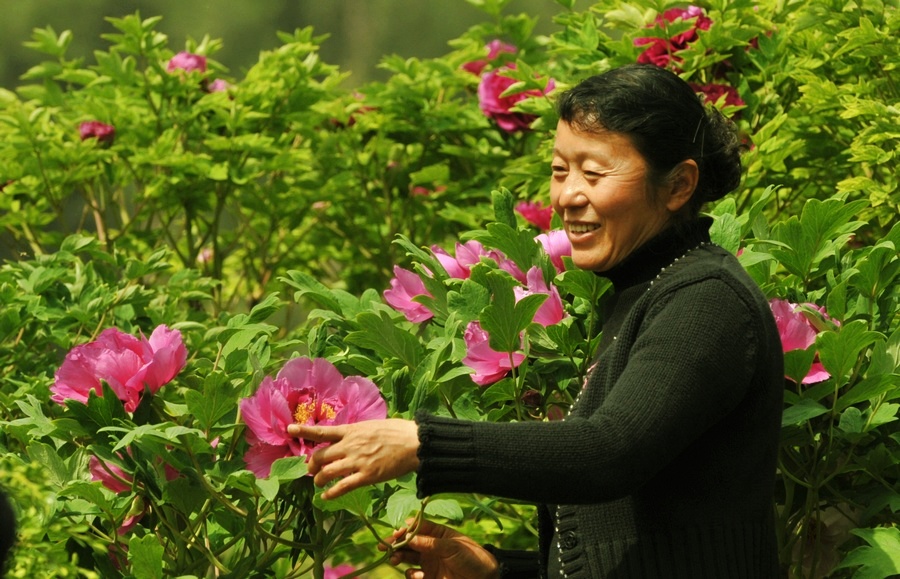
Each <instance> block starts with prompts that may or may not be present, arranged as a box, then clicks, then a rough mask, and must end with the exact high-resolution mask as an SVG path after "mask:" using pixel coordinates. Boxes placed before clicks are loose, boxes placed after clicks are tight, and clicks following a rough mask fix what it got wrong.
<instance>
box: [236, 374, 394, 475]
mask: <svg viewBox="0 0 900 579" xmlns="http://www.w3.org/2000/svg"><path fill="white" fill-rule="evenodd" d="M240 409H241V416H242V417H243V420H244V422H245V423H246V424H247V427H248V428H249V431H248V433H247V440H248V441H249V442H250V449H249V450H248V451H247V453H246V454H245V455H244V461H245V462H246V464H247V468H248V469H249V470H251V471H253V473H254V474H255V475H256V476H257V477H260V478H265V477H267V476H269V473H270V472H271V470H272V463H273V462H275V461H276V460H278V459H279V458H285V457H289V456H307V457H308V456H309V455H310V454H312V452H313V451H315V450H316V449H317V448H319V447H321V446H323V445H327V444H328V443H314V442H311V441H307V440H302V439H298V438H294V437H292V436H288V434H287V427H288V425H290V424H323V425H333V424H352V423H354V422H360V421H363V420H376V419H381V418H386V417H387V404H386V403H385V401H384V398H382V397H381V392H380V391H379V390H378V386H376V385H375V383H374V382H372V381H371V380H369V379H368V378H363V377H362V376H349V377H346V378H345V377H344V376H342V375H341V373H340V372H339V371H338V369H337V368H335V366H334V364H332V363H331V362H329V361H328V360H325V359H324V358H315V359H310V358H294V359H293V360H290V361H289V362H288V363H286V364H285V365H284V366H283V367H282V368H281V370H280V371H279V372H278V375H277V376H276V377H275V378H274V379H273V378H271V377H270V376H266V377H265V378H264V379H263V381H262V384H260V386H259V388H258V389H257V391H256V392H255V393H254V394H253V396H251V397H249V398H244V399H243V400H241V402H240Z"/></svg>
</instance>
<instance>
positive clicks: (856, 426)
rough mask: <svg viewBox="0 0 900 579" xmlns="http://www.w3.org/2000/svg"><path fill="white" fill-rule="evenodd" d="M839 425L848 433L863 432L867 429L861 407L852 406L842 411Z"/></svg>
mask: <svg viewBox="0 0 900 579" xmlns="http://www.w3.org/2000/svg"><path fill="white" fill-rule="evenodd" d="M838 427H839V428H840V429H841V430H843V431H844V432H846V433H847V434H862V433H863V432H865V430H866V419H865V417H864V416H863V414H862V411H860V409H859V408H857V407H855V406H851V407H850V408H847V409H846V410H844V411H843V412H842V413H841V419H840V422H839V423H838Z"/></svg>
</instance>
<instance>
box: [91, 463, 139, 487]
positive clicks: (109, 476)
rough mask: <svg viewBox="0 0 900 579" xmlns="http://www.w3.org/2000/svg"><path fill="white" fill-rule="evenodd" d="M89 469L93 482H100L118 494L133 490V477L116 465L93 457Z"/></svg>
mask: <svg viewBox="0 0 900 579" xmlns="http://www.w3.org/2000/svg"><path fill="white" fill-rule="evenodd" d="M88 469H89V470H90V471H91V480H93V481H100V482H101V483H103V486H105V487H106V488H108V489H109V490H111V491H112V492H114V493H116V494H119V493H124V492H127V491H130V490H131V483H132V480H133V479H132V476H131V475H130V474H128V473H126V472H125V471H123V470H122V469H121V468H119V467H118V466H117V465H115V464H112V463H109V462H104V461H102V460H100V459H99V458H97V457H96V456H91V459H90V462H89V464H88Z"/></svg>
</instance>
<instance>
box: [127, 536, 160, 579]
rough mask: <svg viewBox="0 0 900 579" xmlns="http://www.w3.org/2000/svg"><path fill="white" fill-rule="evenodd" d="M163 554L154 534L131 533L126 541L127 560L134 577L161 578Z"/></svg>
mask: <svg viewBox="0 0 900 579" xmlns="http://www.w3.org/2000/svg"><path fill="white" fill-rule="evenodd" d="M164 554H165V552H164V549H163V546H162V545H161V544H160V542H159V539H158V538H157V536H156V535H155V534H149V535H145V536H143V537H138V536H137V535H132V537H131V540H130V541H128V560H129V561H131V572H132V574H133V575H134V577H135V579H162V577H163V576H164V575H163V559H164V557H163V556H164Z"/></svg>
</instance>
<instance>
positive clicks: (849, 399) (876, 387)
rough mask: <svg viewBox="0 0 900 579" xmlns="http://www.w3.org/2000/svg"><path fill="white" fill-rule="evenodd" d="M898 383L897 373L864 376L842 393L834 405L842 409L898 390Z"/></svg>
mask: <svg viewBox="0 0 900 579" xmlns="http://www.w3.org/2000/svg"><path fill="white" fill-rule="evenodd" d="M898 384H900V376H898V375H897V374H881V375H879V376H873V377H872V378H866V379H865V380H862V381H860V382H858V383H856V384H854V385H853V387H852V388H850V390H848V391H847V392H846V393H844V394H843V395H842V396H841V397H840V398H839V399H838V401H837V404H836V405H835V406H836V407H837V409H838V410H843V409H844V408H847V407H848V406H851V405H853V404H856V403H858V402H863V401H865V400H874V399H875V398H878V397H880V396H881V395H882V394H886V393H888V392H892V391H896V390H898ZM898 395H900V394H898Z"/></svg>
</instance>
